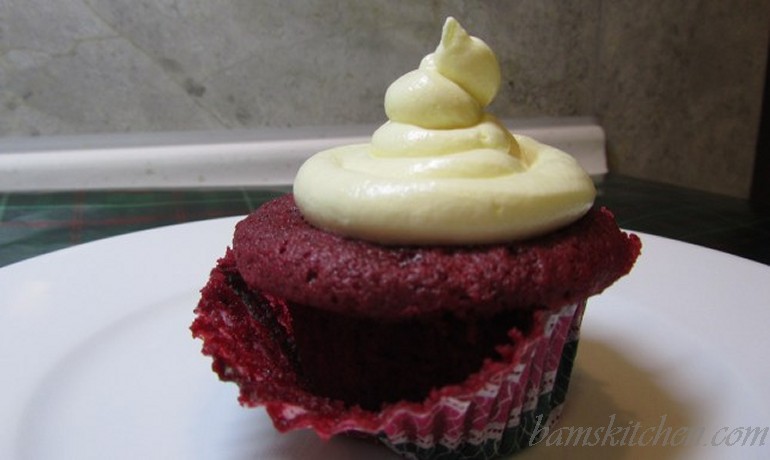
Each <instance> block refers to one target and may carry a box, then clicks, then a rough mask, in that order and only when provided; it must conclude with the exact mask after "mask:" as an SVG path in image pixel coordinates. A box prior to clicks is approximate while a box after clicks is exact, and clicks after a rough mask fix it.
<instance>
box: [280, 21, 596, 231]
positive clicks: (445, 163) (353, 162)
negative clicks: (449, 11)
mask: <svg viewBox="0 0 770 460" xmlns="http://www.w3.org/2000/svg"><path fill="white" fill-rule="evenodd" d="M500 79H501V77H500V65H499V63H498V61H497V58H496V56H495V54H494V52H493V51H492V50H491V49H490V48H489V46H487V44H486V43H484V42H483V41H482V40H480V39H479V38H476V37H472V36H470V35H468V33H467V32H466V31H465V30H464V29H463V28H462V26H460V24H459V23H458V22H457V21H456V20H455V19H454V18H451V17H450V18H448V19H447V21H446V23H445V24H444V28H443V31H442V36H441V42H440V44H439V45H438V47H437V48H436V50H435V52H433V53H431V54H429V55H428V56H426V57H425V58H424V59H423V60H422V62H421V63H420V65H419V67H418V68H417V69H416V70H413V71H411V72H408V73H407V74H405V75H403V76H402V77H400V78H398V79H397V80H396V81H395V82H393V84H391V85H390V87H389V88H388V90H387V92H386V94H385V113H386V115H387V116H388V121H387V122H386V123H385V124H384V125H382V126H381V127H380V128H379V129H377V130H376V131H375V132H374V134H373V135H372V139H371V142H370V143H368V144H355V145H349V146H344V147H338V148H334V149H330V150H326V151H323V152H320V153H317V154H315V155H314V156H312V157H311V158H310V159H308V160H307V161H306V162H305V163H304V164H303V165H302V167H301V168H300V170H299V171H298V173H297V176H296V178H295V181H294V197H295V200H296V203H297V205H298V207H299V209H300V211H301V212H302V214H303V216H304V217H305V219H306V220H307V221H309V222H310V223H311V224H313V225H315V226H317V227H320V228H322V229H324V230H328V231H331V232H334V233H338V234H340V235H343V236H348V237H352V238H359V239H364V240H368V241H372V242H376V243H381V244H404V245H411V244H419V245H426V244H427V245H431V244H438V245H449V244H452V245H454V244H486V243H497V242H504V241H512V240H520V239H525V238H529V237H533V236H536V235H541V234H544V233H548V232H550V231H553V230H555V229H558V228H560V227H562V226H565V225H567V224H569V223H571V222H573V221H575V220H577V219H579V218H580V217H581V216H583V215H584V214H585V213H586V212H587V211H588V209H590V207H591V206H592V205H593V201H594V198H595V194H596V192H595V189H594V186H593V182H592V181H591V178H590V177H589V176H588V175H587V174H586V173H585V171H583V169H582V168H581V167H580V166H579V165H578V163H577V161H576V160H575V159H574V158H573V157H571V156H570V155H568V154H566V153H564V152H562V151H560V150H557V149H555V148H553V147H550V146H547V145H544V144H541V143H539V142H537V141H535V140H533V139H531V138H528V137H525V136H521V135H514V134H512V133H510V132H509V131H508V130H507V129H506V128H505V127H504V126H502V124H501V123H500V122H499V121H498V120H497V119H496V118H495V117H494V116H493V115H491V114H489V113H487V112H486V111H485V109H486V107H487V106H488V105H489V103H490V102H492V100H493V99H494V97H495V95H496V94H497V91H498V89H499V87H500Z"/></svg>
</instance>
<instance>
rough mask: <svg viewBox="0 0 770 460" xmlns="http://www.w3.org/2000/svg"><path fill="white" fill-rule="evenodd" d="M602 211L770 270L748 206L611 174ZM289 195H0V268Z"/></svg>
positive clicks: (764, 239) (763, 235) (763, 238)
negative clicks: (752, 261)
mask: <svg viewBox="0 0 770 460" xmlns="http://www.w3.org/2000/svg"><path fill="white" fill-rule="evenodd" d="M594 180H595V183H596V185H597V189H598V196H597V200H596V203H597V205H603V206H607V207H608V208H610V209H611V210H612V211H613V213H614V214H615V216H616V218H617V220H618V223H619V224H620V226H621V227H623V228H625V229H628V230H632V231H633V230H637V231H641V232H645V233H650V234H654V235H659V236H663V237H667V238H672V239H675V240H679V241H684V242H688V243H693V244H697V245H700V246H705V247H709V248H712V249H716V250H719V251H723V252H726V253H730V254H733V255H737V256H740V257H744V258H747V259H751V260H754V261H757V262H760V263H763V264H769V265H770V209H768V208H757V207H754V206H752V205H750V203H749V202H748V201H745V200H740V199H736V198H731V197H725V196H721V195H714V194H709V193H704V192H698V191H693V190H688V189H683V188H679V187H674V186H668V185H662V184H658V183H655V182H650V181H644V180H638V179H632V178H628V177H623V176H617V175H612V174H607V175H603V176H599V177H595V178H594ZM288 190H289V187H272V188H255V189H219V190H212V189H208V190H206V189H200V190H192V189H190V190H171V191H170V190H135V191H72V192H41V193H29V192H25V193H7V194H2V195H0V266H5V265H9V264H12V263H15V262H19V261H22V260H24V259H28V258H31V257H35V256H39V255H43V254H46V253H49V252H51V251H55V250H58V249H62V248H66V247H69V246H73V245H77V244H82V243H86V242H89V241H94V240H98V239H102V238H107V237H110V236H116V235H120V234H124V233H130V232H134V231H138V230H144V229H149V228H154V227H160V226H165V225H172V224H178V223H184V222H192V221H198V220H204V219H212V218H218V217H226V216H237V215H245V214H247V213H248V212H250V211H251V210H253V209H255V208H256V207H258V206H259V205H260V204H261V203H263V202H265V201H266V200H269V199H270V198H273V197H276V196H279V195H281V194H283V193H285V192H286V191H288Z"/></svg>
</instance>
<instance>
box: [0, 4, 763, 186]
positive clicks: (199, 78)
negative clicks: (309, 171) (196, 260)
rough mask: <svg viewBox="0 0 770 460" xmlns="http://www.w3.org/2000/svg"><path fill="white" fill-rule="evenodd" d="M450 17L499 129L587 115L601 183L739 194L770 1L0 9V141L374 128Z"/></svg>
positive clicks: (746, 175) (750, 145)
mask: <svg viewBox="0 0 770 460" xmlns="http://www.w3.org/2000/svg"><path fill="white" fill-rule="evenodd" d="M447 15H454V16H456V17H457V18H458V19H459V20H460V21H461V22H462V23H463V25H464V26H465V27H466V28H467V29H468V30H469V31H470V32H471V33H473V34H475V35H479V36H481V37H482V38H484V39H485V40H486V41H488V42H489V43H490V44H491V45H492V46H493V48H494V49H495V50H496V51H497V53H498V56H499V57H500V60H501V64H502V67H503V74H504V82H503V83H504V84H503V88H502V90H501V93H500V95H499V96H498V99H497V101H496V102H495V103H494V106H493V110H494V112H495V113H497V114H498V115H500V116H503V117H518V116H525V117H533V116H535V117H539V116H571V115H593V116H596V117H597V118H598V119H599V120H600V122H601V123H602V125H603V126H604V127H605V129H606V130H607V135H608V149H609V157H610V158H609V159H610V165H611V167H612V169H614V170H616V171H619V172H622V173H625V174H629V175H633V176H637V177H647V178H652V179H657V180H663V181H667V182H672V183H677V184H680V185H685V186H689V187H694V188H700V189H705V190H711V191H715V192H719V193H726V194H730V195H736V196H746V195H747V194H748V190H749V185H750V178H751V167H752V161H753V157H754V143H755V139H756V133H757V126H758V117H759V111H760V101H761V94H762V85H763V78H764V64H765V57H766V53H767V44H768V31H769V30H770V0H738V1H734V2H727V1H724V0H702V1H694V0H693V1H685V0H682V1H673V2H672V1H665V0H650V1H630V0H628V1H619V0H612V1H610V0H518V1H502V0H497V1H489V2H483V3H481V2H470V1H460V0H455V1H446V2H413V1H411V0H395V1H394V0H371V1H367V2H358V1H352V0H284V1H278V0H273V1H258V0H225V1H220V2H210V1H203V0H152V1H150V0H57V1H56V2H52V1H50V0H0V136H3V137H26V136H53V135H62V134H76V133H77V134H81V133H110V132H137V133H141V132H149V131H179V130H220V129H233V128H252V127H255V128H256V127H265V126H307V125H329V124H351V123H378V122H380V121H382V120H383V119H384V113H383V109H382V97H383V95H384V92H385V89H386V88H387V86H388V84H389V83H390V82H391V81H393V80H394V79H395V78H396V77H398V76H399V75H401V74H402V73H404V72H405V71H407V70H409V69H412V68H414V67H415V66H416V65H417V64H418V62H419V60H420V58H421V57H422V56H423V55H424V54H426V53H427V52H429V51H430V50H432V49H433V48H434V47H435V46H436V43H437V40H438V37H439V31H440V27H441V24H442V22H443V20H444V18H445V17H446V16H447Z"/></svg>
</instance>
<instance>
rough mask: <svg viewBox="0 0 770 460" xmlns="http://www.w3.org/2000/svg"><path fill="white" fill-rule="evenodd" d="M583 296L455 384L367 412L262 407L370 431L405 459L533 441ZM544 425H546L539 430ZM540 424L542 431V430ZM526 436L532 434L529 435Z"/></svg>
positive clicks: (298, 423) (279, 421) (561, 372)
mask: <svg viewBox="0 0 770 460" xmlns="http://www.w3.org/2000/svg"><path fill="white" fill-rule="evenodd" d="M584 307H585V302H581V303H579V304H573V305H569V306H566V307H564V308H562V309H561V310H559V311H557V312H554V313H550V314H549V313H545V314H542V315H539V317H538V318H536V321H535V326H534V328H533V331H532V332H531V333H530V334H529V335H527V336H526V337H523V338H521V339H523V340H519V341H517V342H516V344H515V345H513V346H511V347H509V348H508V349H507V353H506V354H507V356H506V359H505V360H504V362H502V363H500V362H496V363H487V364H485V366H484V367H483V368H482V370H481V371H480V372H479V373H477V374H474V375H473V376H471V377H469V378H468V380H466V381H465V382H463V383H462V384H459V385H451V386H447V387H444V388H441V389H439V390H436V391H434V392H433V393H431V395H429V397H428V398H427V399H426V400H425V401H423V402H422V403H396V404H392V405H387V406H385V407H384V408H383V409H382V410H381V411H380V412H378V413H372V412H367V411H362V410H360V409H357V408H352V409H350V410H347V411H343V412H342V413H338V414H335V416H334V417H332V418H329V417H316V415H317V414H313V411H312V410H311V411H308V410H307V409H306V408H304V407H299V406H296V405H293V404H281V405H280V407H276V406H272V407H270V408H269V410H268V412H269V413H270V415H271V417H272V418H273V420H274V422H275V423H276V425H277V426H279V427H282V428H284V429H285V428H287V427H288V428H290V429H294V428H302V427H308V428H312V429H314V430H315V431H316V432H317V433H318V434H319V435H320V436H321V437H323V438H327V437H329V436H332V435H336V434H341V433H345V434H351V433H354V434H357V435H359V436H360V435H365V436H373V437H375V438H376V439H377V440H379V441H380V442H381V443H382V444H384V445H385V446H387V447H388V448H390V449H391V450H393V451H395V452H397V453H398V454H399V455H401V456H403V457H405V458H409V459H419V460H426V459H442V460H444V459H492V458H496V457H499V456H501V455H507V454H510V453H513V452H516V451H519V450H521V449H524V448H526V447H528V446H530V445H531V444H532V443H533V442H534V441H537V438H536V436H537V435H539V432H540V431H538V433H534V431H533V430H534V429H535V428H536V427H537V426H538V424H539V425H540V427H542V426H549V427H550V426H552V425H553V424H554V423H555V422H556V421H557V419H558V416H559V414H560V412H561V405H562V403H563V402H564V399H565V396H566V393H567V387H568V384H569V378H570V374H571V371H572V364H573V362H574V359H575V354H576V352H577V341H578V334H579V328H580V322H581V319H582V314H583V310H584ZM543 431H546V430H543ZM546 432H547V431H546ZM533 436H535V438H534V439H533Z"/></svg>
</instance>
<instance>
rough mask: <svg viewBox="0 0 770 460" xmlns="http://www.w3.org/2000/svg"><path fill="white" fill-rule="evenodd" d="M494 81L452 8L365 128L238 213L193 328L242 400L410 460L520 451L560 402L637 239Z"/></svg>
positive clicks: (495, 71)
mask: <svg viewBox="0 0 770 460" xmlns="http://www.w3.org/2000/svg"><path fill="white" fill-rule="evenodd" d="M499 85H500V69H499V65H498V62H497V59H496V57H495V55H494V53H493V52H492V50H491V49H490V48H489V47H488V46H487V45H486V44H485V43H484V42H483V41H481V40H480V39H478V38H476V37H471V36H469V35H468V34H467V33H466V32H465V30H463V28H462V27H461V26H460V25H459V23H458V22H457V21H456V20H454V19H453V18H449V19H448V20H447V21H446V23H445V25H444V29H443V32H442V37H441V42H440V44H439V46H438V48H437V49H436V51H435V52H433V53H431V54H429V55H428V56H426V57H425V58H424V59H423V60H422V62H421V63H420V65H419V67H418V69H416V70H414V71H412V72H409V73H407V74H406V75H404V76H402V77H401V78H399V79H398V80H396V81H395V82H394V83H393V84H392V85H391V86H390V87H389V88H388V91H387V93H386V96H385V112H386V114H387V116H388V119H389V121H388V122H386V123H385V124H384V125H383V126H381V127H380V128H379V129H378V130H377V131H375V133H374V134H373V135H372V139H371V142H370V143H368V144H360V145H351V146H345V147H340V148H335V149H332V150H327V151H324V152H320V153H318V154H316V155H314V156H313V157H312V158H310V159H309V160H308V161H307V162H305V164H303V166H302V167H301V168H300V170H299V172H298V174H297V177H296V179H295V183H294V190H293V193H292V194H289V195H286V196H284V197H281V198H278V199H276V200H273V201H271V202H268V203H266V204H265V205H263V206H262V207H260V208H259V209H257V210H256V211H254V212H253V213H252V214H251V215H249V216H247V217H246V218H245V219H244V220H242V221H240V222H239V223H238V224H237V226H236V228H235V233H234V237H233V241H232V246H231V247H230V248H228V249H227V250H226V253H225V255H224V257H222V258H221V259H220V260H219V261H218V263H217V265H216V267H215V268H214V269H213V270H212V272H211V275H210V278H209V280H208V283H207V284H206V286H205V287H204V288H203V290H202V296H201V300H200V302H199V304H198V306H197V308H196V310H195V312H196V319H195V321H194V323H193V325H192V327H191V329H192V331H193V335H194V336H195V337H198V338H200V339H202V340H203V353H204V354H206V355H209V356H211V357H212V359H213V369H214V371H215V372H216V373H217V374H218V375H219V377H220V379H222V380H224V381H231V382H235V383H236V384H237V385H238V387H239V389H240V397H239V401H240V403H241V404H242V405H244V406H249V407H257V406H259V407H264V408H265V409H266V410H267V412H268V414H269V415H270V417H271V418H272V420H273V422H274V425H275V426H276V428H277V429H278V430H280V431H287V430H293V429H301V428H310V429H313V430H314V431H315V432H316V433H317V434H318V435H319V436H320V437H321V438H324V439H326V438H329V437H331V436H335V435H355V436H363V437H367V438H371V439H374V440H377V441H378V442H380V443H382V444H384V445H385V446H387V447H388V448H390V449H392V450H393V451H395V452H397V453H399V454H400V455H402V456H404V457H406V458H413V459H438V458H441V459H455V458H456V459H488V458H494V457H496V456H500V455H506V454H509V453H512V452H515V451H518V450H520V449H523V448H525V447H527V446H528V445H530V444H531V443H532V442H533V441H536V439H532V438H533V436H536V433H534V434H533V430H534V428H535V427H536V425H538V424H539V425H540V426H543V425H545V424H547V423H552V422H553V421H554V420H555V419H556V418H557V417H558V414H559V412H560V410H561V407H562V405H563V403H564V400H565V396H566V393H567V387H568V383H569V378H570V372H571V370H572V363H573V360H574V357H575V353H576V351H577V341H578V332H579V329H580V323H581V320H582V317H583V312H584V308H585V305H586V300H587V299H588V298H589V297H590V296H593V295H595V294H598V293H600V292H602V291H603V290H604V289H606V288H607V287H609V286H610V285H611V284H612V283H614V282H615V281H616V280H617V279H618V278H620V277H621V276H623V275H625V274H627V273H628V272H629V271H630V270H631V268H632V266H633V264H634V261H635V260H636V258H637V256H638V254H639V251H640V247H641V244H640V242H639V239H638V238H637V237H636V236H634V235H628V234H626V233H624V232H622V231H621V230H620V229H619V228H618V226H617V224H616V222H615V220H614V218H613V216H612V214H611V213H610V211H608V210H606V209H603V208H596V207H594V206H593V200H594V196H595V190H594V187H593V184H592V182H591V180H590V178H589V177H588V176H587V174H586V173H585V172H584V171H583V170H582V169H581V168H580V167H579V166H578V164H577V162H576V161H575V160H574V159H573V158H572V157H570V156H569V155H567V154H566V153H564V152H561V151H559V150H557V149H554V148H552V147H549V146H546V145H543V144H540V143H538V142H536V141H534V140H533V139H530V138H527V137H524V136H520V135H514V134H511V133H510V132H509V131H508V130H507V129H505V128H504V127H503V126H502V125H501V124H500V123H499V122H498V121H497V120H496V119H495V118H494V117H493V116H492V115H490V114H489V113H487V112H486V111H485V108H486V107H487V105H488V104H489V103H490V102H491V101H492V100H493V98H494V96H495V94H496V92H497V90H498V88H499Z"/></svg>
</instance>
